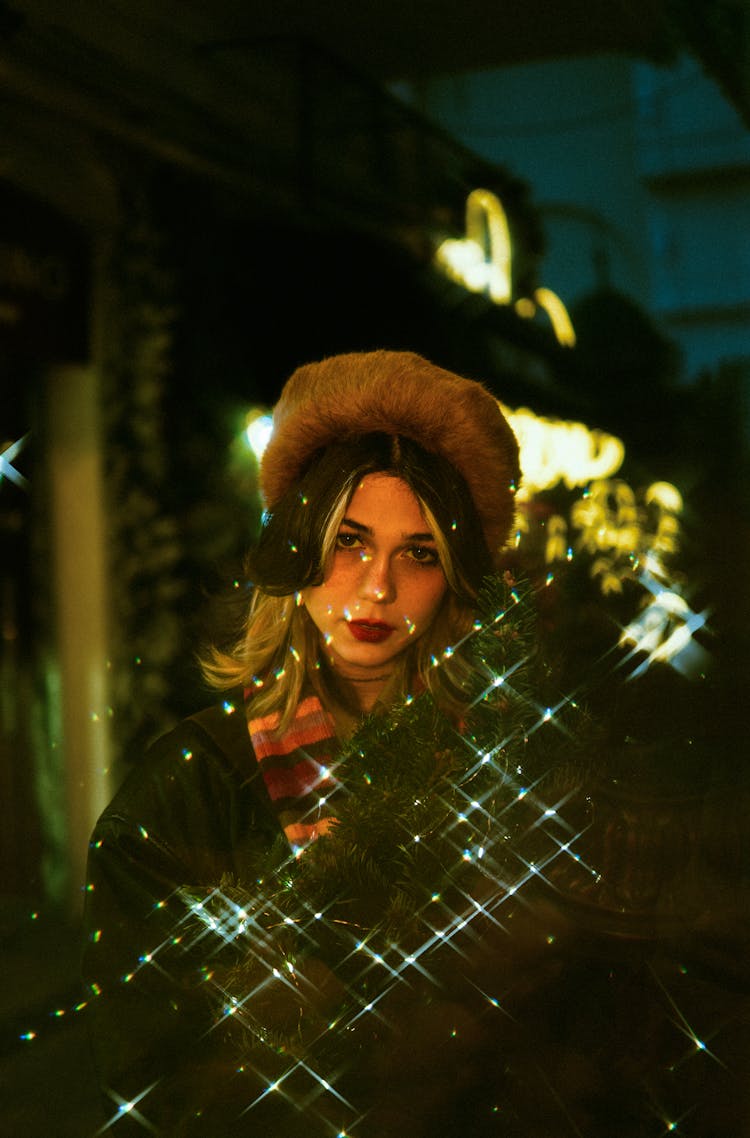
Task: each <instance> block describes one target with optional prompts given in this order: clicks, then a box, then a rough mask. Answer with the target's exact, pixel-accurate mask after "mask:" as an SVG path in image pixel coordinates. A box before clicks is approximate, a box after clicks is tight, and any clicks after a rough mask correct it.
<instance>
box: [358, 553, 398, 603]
mask: <svg viewBox="0 0 750 1138" xmlns="http://www.w3.org/2000/svg"><path fill="white" fill-rule="evenodd" d="M359 596H360V599H361V600H363V601H374V602H376V603H377V604H387V603H388V602H389V601H392V600H394V599H395V596H396V586H395V581H394V578H393V569H392V566H391V562H390V558H388V557H378V556H377V555H373V554H365V555H363V557H362V573H361V576H360V579H359Z"/></svg>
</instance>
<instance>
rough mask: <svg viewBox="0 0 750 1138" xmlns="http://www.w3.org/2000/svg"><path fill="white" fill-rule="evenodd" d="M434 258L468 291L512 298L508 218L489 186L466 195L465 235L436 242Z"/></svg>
mask: <svg viewBox="0 0 750 1138" xmlns="http://www.w3.org/2000/svg"><path fill="white" fill-rule="evenodd" d="M435 260H436V262H437V264H438V265H439V266H440V268H441V269H442V270H443V272H444V273H445V274H446V276H449V277H451V278H452V279H453V280H456V281H458V282H459V283H460V284H462V285H464V286H465V287H466V288H468V289H469V290H470V291H471V292H479V293H486V294H487V295H488V296H489V297H490V298H491V299H492V300H494V301H495V303H496V304H509V303H510V298H511V244H510V230H509V229H508V218H507V216H506V213H505V210H504V209H503V207H502V204H501V202H500V199H499V198H498V197H497V196H496V195H495V194H493V193H491V192H490V191H489V190H482V189H477V190H473V191H472V193H470V194H469V196H468V198H467V199H466V237H465V238H462V239H460V240H453V239H448V240H446V241H443V242H442V243H441V245H439V247H438V249H437V251H436V253H435Z"/></svg>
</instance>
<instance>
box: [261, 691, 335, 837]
mask: <svg viewBox="0 0 750 1138" xmlns="http://www.w3.org/2000/svg"><path fill="white" fill-rule="evenodd" d="M279 719H280V714H279V712H277V711H276V712H273V713H272V714H271V715H265V716H262V717H261V718H259V719H249V720H248V730H249V732H250V742H251V744H252V748H253V751H254V753H255V757H256V759H257V761H258V764H259V765H260V770H261V774H262V776H263V780H264V782H265V784H266V787H267V789H268V793H269V796H270V798H271V803H272V804H273V807H274V809H275V811H276V814H277V817H278V819H279V822H280V824H281V827H282V829H283V830H284V833H285V834H286V837H287V840H288V842H289V844H290V846H291V847H292V849H293V851H294V852H295V853H301V852H302V850H304V849H305V847H306V846H308V845H309V844H310V843H311V842H314V841H315V839H316V838H317V837H319V836H320V835H321V834H324V833H325V832H326V831H327V830H328V829H329V827H330V826H331V824H332V822H334V821H335V818H334V817H333V815H332V813H331V799H332V797H333V796H334V795H335V793H336V790H337V789H338V786H339V784H338V781H337V780H336V778H335V776H334V774H333V773H332V771H331V769H330V764H331V762H332V758H333V755H334V752H335V750H336V749H337V740H336V731H335V727H334V722H333V719H332V718H331V716H330V715H329V714H328V712H327V711H325V710H324V709H323V705H322V704H321V702H320V700H319V699H318V697H317V696H316V695H310V696H307V697H306V698H304V699H302V701H301V702H300V704H299V706H298V707H297V711H296V712H295V716H294V719H293V721H292V723H291V724H290V726H289V727H288V728H287V730H286V731H284V733H283V734H281V735H278V734H277V733H276V730H277V728H278V725H279Z"/></svg>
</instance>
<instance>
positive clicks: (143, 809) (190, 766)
mask: <svg viewBox="0 0 750 1138" xmlns="http://www.w3.org/2000/svg"><path fill="white" fill-rule="evenodd" d="M257 775H258V763H257V760H256V758H255V755H254V752H253V748H252V746H251V743H250V736H249V733H248V726H247V719H246V713H245V706H244V702H243V698H242V693H241V691H237V692H232V693H229V694H228V695H227V696H225V697H223V698H221V699H220V700H218V701H217V702H216V703H215V704H212V705H211V706H208V707H206V708H204V709H203V710H201V711H199V712H197V713H195V714H194V715H190V716H188V717H187V718H185V719H183V720H181V721H180V722H179V723H177V724H175V725H174V726H173V727H172V728H171V729H170V730H168V731H167V732H165V733H164V734H163V735H161V736H160V737H159V738H157V739H155V740H154V741H153V742H152V743H151V744H150V745H149V746H148V747H147V748H146V750H145V753H143V754H142V755H141V756H140V757H137V758H135V759H134V760H131V762H130V766H129V769H128V771H127V773H126V774H125V776H124V777H123V779H122V780H121V783H120V785H119V787H118V789H117V790H116V792H115V794H114V795H113V797H112V800H111V802H110V803H109V805H108V806H107V808H106V809H105V811H104V813H103V815H102V818H101V819H100V822H101V821H103V820H105V819H108V820H110V821H112V820H115V819H118V818H119V819H122V820H124V819H126V818H132V817H137V818H138V819H139V824H142V820H143V819H144V818H154V817H155V816H157V815H158V816H159V817H161V816H162V815H163V814H165V813H169V814H172V813H175V812H177V813H190V812H192V811H193V810H198V809H199V810H201V811H204V810H206V809H214V810H217V809H219V810H220V809H221V806H222V803H226V804H227V808H230V805H231V804H230V802H229V800H230V799H234V798H237V796H241V797H243V798H244V797H256V796H261V797H262V794H263V791H262V787H261V786H259V780H258V777H257Z"/></svg>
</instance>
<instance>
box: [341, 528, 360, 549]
mask: <svg viewBox="0 0 750 1138" xmlns="http://www.w3.org/2000/svg"><path fill="white" fill-rule="evenodd" d="M360 544H361V538H360V536H359V534H357V533H348V532H347V531H346V530H344V531H342V532H341V533H339V534H337V535H336V548H337V549H356V548H357V546H358V545H360Z"/></svg>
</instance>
